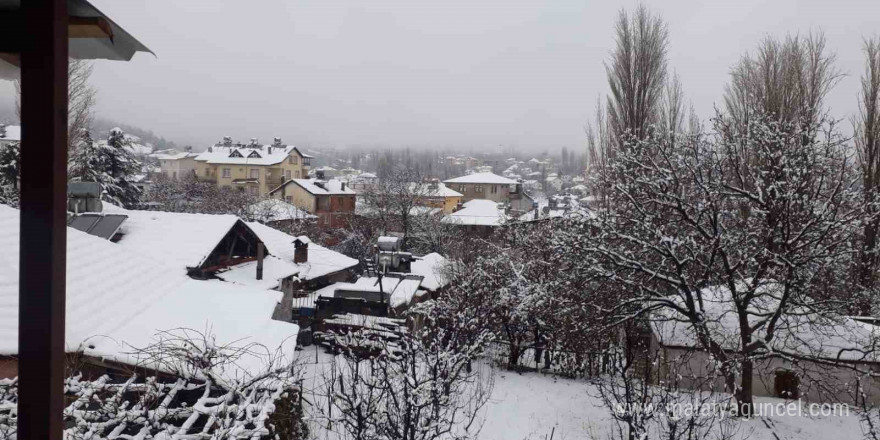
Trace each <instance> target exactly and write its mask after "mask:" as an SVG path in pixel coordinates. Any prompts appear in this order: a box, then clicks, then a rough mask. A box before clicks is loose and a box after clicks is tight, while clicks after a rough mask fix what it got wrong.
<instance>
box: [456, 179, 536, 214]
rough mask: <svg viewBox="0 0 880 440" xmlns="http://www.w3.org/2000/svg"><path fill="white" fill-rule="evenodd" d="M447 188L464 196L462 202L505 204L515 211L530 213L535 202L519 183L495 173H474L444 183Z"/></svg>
mask: <svg viewBox="0 0 880 440" xmlns="http://www.w3.org/2000/svg"><path fill="white" fill-rule="evenodd" d="M443 183H445V184H446V187H447V188H450V189H452V190H453V191H458V192H460V193H461V194H462V196H463V197H462V201H464V202H469V201H471V200H475V199H486V200H492V201H494V202H497V203H505V204H508V205H509V206H510V209H511V210H513V211H522V212H528V211H529V210H531V209H532V204H533V203H534V200H532V198H531V197H530V196H529V195H528V194H526V193H525V192H524V191H523V188H522V184H521V183H520V182H519V181H516V180H513V179H508V178H507V177H503V176H499V175H497V174H495V173H474V174H468V175H466V176H461V177H456V178H454V179H449V180H446V181H444V182H443Z"/></svg>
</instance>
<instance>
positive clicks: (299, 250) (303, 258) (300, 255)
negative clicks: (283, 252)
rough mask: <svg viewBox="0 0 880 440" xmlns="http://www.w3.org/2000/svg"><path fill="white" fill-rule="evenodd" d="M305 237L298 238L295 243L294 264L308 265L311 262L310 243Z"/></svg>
mask: <svg viewBox="0 0 880 440" xmlns="http://www.w3.org/2000/svg"><path fill="white" fill-rule="evenodd" d="M302 238H303V237H300V238H297V239H296V240H294V242H293V262H294V263H296V264H300V263H307V262H308V261H309V242H308V239H305V240H303V239H302Z"/></svg>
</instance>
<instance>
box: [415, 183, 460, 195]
mask: <svg viewBox="0 0 880 440" xmlns="http://www.w3.org/2000/svg"><path fill="white" fill-rule="evenodd" d="M417 185H418V187H416V186H417ZM411 187H413V188H415V189H414V191H413V192H414V193H416V194H421V195H424V196H425V197H464V194H462V193H460V192H458V191H455V190H453V189H451V188H449V187H447V186H446V184H444V183H442V182H438V183H437V186H435V187H433V188H432V187H431V185H430V184H428V183H421V184H420V183H413V184H412V185H411Z"/></svg>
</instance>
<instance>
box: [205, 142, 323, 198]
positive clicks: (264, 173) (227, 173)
mask: <svg viewBox="0 0 880 440" xmlns="http://www.w3.org/2000/svg"><path fill="white" fill-rule="evenodd" d="M311 159H312V156H309V155H308V154H304V153H302V152H301V151H299V149H297V148H296V147H294V146H293V145H284V144H282V143H281V138H275V141H274V142H273V143H272V145H260V144H259V143H258V142H257V140H256V139H251V142H250V143H249V144H247V145H244V144H233V143H232V139H231V138H229V137H224V138H223V142H221V143H219V144H216V145H213V146H211V147H208V150H207V151H204V152H202V153H199V155H198V156H196V157H195V158H194V159H193V160H194V161H195V174H196V177H197V178H198V179H199V180H201V181H208V182H214V183H216V184H217V185H218V186H219V187H221V188H237V189H240V190H243V191H248V192H249V193H251V194H254V195H259V196H265V195H268V194H269V192H270V191H272V190H273V189H275V188H277V187H279V186H281V184H283V183H284V182H285V181H287V180H290V179H301V178H303V177H305V176H307V175H308V172H309V166H310V165H311Z"/></svg>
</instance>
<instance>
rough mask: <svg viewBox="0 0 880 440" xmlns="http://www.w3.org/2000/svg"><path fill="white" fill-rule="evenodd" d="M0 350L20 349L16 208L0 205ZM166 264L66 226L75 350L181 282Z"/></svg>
mask: <svg viewBox="0 0 880 440" xmlns="http://www.w3.org/2000/svg"><path fill="white" fill-rule="evenodd" d="M0 248H2V249H3V252H2V253H0V354H16V353H17V352H18V336H17V335H18V276H19V271H18V263H19V262H18V257H19V211H18V210H17V209H14V208H10V207H8V206H6V205H0ZM169 273H173V271H171V270H170V268H169V267H167V266H165V265H163V264H160V263H158V262H156V261H154V260H151V259H149V258H147V257H145V256H142V255H138V253H135V252H130V251H127V250H125V249H123V248H121V247H119V246H116V245H115V244H113V243H111V242H109V241H107V240H104V239H101V238H98V237H93V236H91V235H88V234H86V233H84V232H80V231H77V230H75V229H72V228H68V230H67V325H66V329H67V333H66V343H67V348H68V350H70V351H73V350H75V349H76V348H77V347H78V346H79V345H80V344H81V343H82V342H83V341H84V340H85V339H86V338H88V337H90V336H93V335H96V334H111V333H114V332H115V331H117V330H119V329H120V328H121V327H123V326H124V325H126V323H127V321H128V319H129V318H131V317H132V316H133V315H136V314H138V313H141V312H143V311H144V310H146V309H148V308H149V307H150V306H151V305H153V304H155V303H156V302H158V301H162V300H163V299H164V298H165V297H166V296H168V295H169V294H170V292H172V291H173V290H174V289H176V288H178V287H180V285H181V284H182V283H183V281H184V279H183V277H177V276H173V275H171V276H169Z"/></svg>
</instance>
